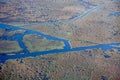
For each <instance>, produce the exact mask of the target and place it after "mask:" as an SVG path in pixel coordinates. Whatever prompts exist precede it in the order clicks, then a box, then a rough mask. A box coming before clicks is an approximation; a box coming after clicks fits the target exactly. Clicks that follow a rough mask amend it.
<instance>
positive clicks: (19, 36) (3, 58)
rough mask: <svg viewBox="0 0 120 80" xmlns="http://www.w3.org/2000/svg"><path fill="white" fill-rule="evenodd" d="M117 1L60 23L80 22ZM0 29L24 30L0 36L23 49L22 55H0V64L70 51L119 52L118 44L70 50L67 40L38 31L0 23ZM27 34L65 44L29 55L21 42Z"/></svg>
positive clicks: (18, 53)
mask: <svg viewBox="0 0 120 80" xmlns="http://www.w3.org/2000/svg"><path fill="white" fill-rule="evenodd" d="M117 1H120V0H115V1H111V2H107V3H105V4H102V5H99V6H96V7H94V8H92V9H90V10H88V11H86V12H85V13H84V14H82V15H80V16H77V17H74V18H71V19H69V20H63V21H62V22H74V21H77V20H80V19H82V18H84V17H85V16H87V15H89V14H90V13H92V12H93V11H95V10H97V9H99V8H100V7H103V6H105V5H108V4H111V3H114V2H117ZM116 14H117V15H119V13H115V15H116ZM60 22H61V21H60ZM49 23H52V24H56V23H58V22H54V21H51V22H49ZM0 28H3V29H5V30H10V31H14V30H25V32H24V33H23V34H15V35H13V36H12V37H8V36H1V37H0V39H3V40H9V41H14V40H17V41H18V43H19V45H20V47H21V48H22V49H23V51H22V53H24V54H20V53H21V52H17V53H15V55H6V54H1V55H0V63H4V62H5V61H6V60H8V59H20V58H26V57H30V56H31V57H35V56H39V55H45V54H57V53H64V52H71V51H81V50H87V49H101V50H103V51H106V50H111V49H112V48H115V49H117V50H118V51H120V47H116V46H118V45H120V42H114V43H109V44H98V45H92V46H84V47H76V48H71V46H70V44H69V41H68V40H65V39H62V38H57V37H54V36H50V35H47V34H43V33H41V32H38V31H34V30H29V29H26V28H20V27H16V26H10V25H7V24H2V23H0ZM28 34H37V35H40V36H42V37H45V38H46V39H48V40H55V41H62V42H64V44H65V46H64V49H54V50H49V51H38V52H33V53H30V52H29V51H28V50H27V47H26V46H25V44H24V42H23V40H22V39H23V36H24V35H28ZM107 57H108V56H107Z"/></svg>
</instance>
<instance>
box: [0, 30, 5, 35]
mask: <svg viewBox="0 0 120 80" xmlns="http://www.w3.org/2000/svg"><path fill="white" fill-rule="evenodd" d="M4 31H5V30H4V29H1V28H0V36H2V35H3V33H4Z"/></svg>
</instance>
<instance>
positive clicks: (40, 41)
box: [23, 34, 64, 52]
mask: <svg viewBox="0 0 120 80" xmlns="http://www.w3.org/2000/svg"><path fill="white" fill-rule="evenodd" d="M23 42H24V43H25V45H26V46H27V48H28V50H29V51H30V52H36V51H47V50H52V49H63V47H64V43H63V42H60V41H54V40H47V39H46V38H43V37H41V36H38V35H32V34H30V35H25V36H24V37H23Z"/></svg>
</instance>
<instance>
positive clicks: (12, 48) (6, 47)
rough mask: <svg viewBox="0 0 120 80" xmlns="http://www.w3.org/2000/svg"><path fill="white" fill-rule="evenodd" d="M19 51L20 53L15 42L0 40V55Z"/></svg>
mask: <svg viewBox="0 0 120 80" xmlns="http://www.w3.org/2000/svg"><path fill="white" fill-rule="evenodd" d="M20 51H22V49H21V48H20V46H19V44H18V42H17V41H7V40H0V53H7V54H9V53H14V52H20Z"/></svg>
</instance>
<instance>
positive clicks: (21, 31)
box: [4, 30, 25, 37]
mask: <svg viewBox="0 0 120 80" xmlns="http://www.w3.org/2000/svg"><path fill="white" fill-rule="evenodd" d="M24 32H25V30H15V31H9V32H7V31H6V32H5V33H4V35H6V36H9V37H11V36H13V35H15V34H22V33H24Z"/></svg>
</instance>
